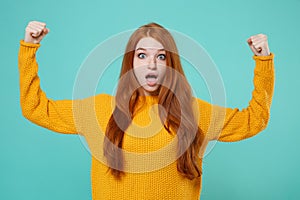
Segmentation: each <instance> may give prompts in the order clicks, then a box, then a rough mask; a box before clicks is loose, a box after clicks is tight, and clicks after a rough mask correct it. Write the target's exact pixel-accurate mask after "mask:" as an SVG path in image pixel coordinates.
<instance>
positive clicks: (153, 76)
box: [146, 74, 156, 78]
mask: <svg viewBox="0 0 300 200" xmlns="http://www.w3.org/2000/svg"><path fill="white" fill-rule="evenodd" d="M146 78H156V76H155V75H153V74H149V75H147V76H146Z"/></svg>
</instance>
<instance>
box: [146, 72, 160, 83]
mask: <svg viewBox="0 0 300 200" xmlns="http://www.w3.org/2000/svg"><path fill="white" fill-rule="evenodd" d="M157 77H158V75H157V74H147V75H146V77H145V78H146V82H147V85H149V86H155V85H156V84H157Z"/></svg>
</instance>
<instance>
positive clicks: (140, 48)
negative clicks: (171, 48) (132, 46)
mask: <svg viewBox="0 0 300 200" xmlns="http://www.w3.org/2000/svg"><path fill="white" fill-rule="evenodd" d="M147 49H155V48H147ZM147 49H145V48H142V47H139V48H137V49H136V51H138V50H143V51H147ZM157 51H165V49H157Z"/></svg>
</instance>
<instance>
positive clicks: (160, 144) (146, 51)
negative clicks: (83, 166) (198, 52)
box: [19, 21, 274, 199]
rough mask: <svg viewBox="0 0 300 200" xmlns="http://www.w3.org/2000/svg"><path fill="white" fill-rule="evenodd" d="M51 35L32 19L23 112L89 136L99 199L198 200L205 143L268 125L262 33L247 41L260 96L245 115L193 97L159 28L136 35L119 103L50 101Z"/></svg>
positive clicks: (268, 79)
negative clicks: (41, 57) (43, 61)
mask: <svg viewBox="0 0 300 200" xmlns="http://www.w3.org/2000/svg"><path fill="white" fill-rule="evenodd" d="M48 32H49V29H48V28H46V24H45V23H42V22H37V21H32V22H30V23H29V24H28V26H27V28H26V31H25V38H24V40H22V41H21V46H20V52H19V70H20V91H21V98H20V100H21V107H22V112H23V115H24V116H25V117H26V118H27V119H29V120H30V121H32V122H34V123H36V124H38V125H40V126H43V127H46V128H48V129H50V130H53V131H56V132H60V133H74V134H75V133H79V134H81V135H83V136H84V137H85V139H86V141H87V143H88V146H89V149H90V151H91V155H92V170H91V179H92V196H93V199H199V196H200V190H201V174H202V170H201V166H202V156H203V152H204V150H205V148H206V146H207V143H208V142H209V141H211V140H219V141H225V142H233V141H239V140H243V139H246V138H249V137H252V136H254V135H256V134H257V133H259V132H260V131H261V130H263V129H264V128H265V127H266V125H267V123H268V120H269V116H270V106H271V101H272V95H273V88H274V64H273V54H271V53H270V51H269V47H268V42H267V37H266V36H265V35H263V34H259V35H255V36H252V37H250V38H249V39H248V43H249V46H250V48H251V50H252V51H253V53H254V54H255V56H254V60H255V61H256V67H255V76H254V91H253V97H252V100H251V101H250V102H249V106H248V107H247V108H245V109H243V110H241V111H240V110H238V109H237V108H235V109H231V108H222V107H219V106H214V105H211V104H210V103H207V102H205V101H203V100H201V99H198V98H195V97H193V96H192V92H191V88H190V85H189V83H188V81H187V80H186V78H185V75H184V71H183V68H182V65H181V62H180V56H179V55H178V50H177V47H176V44H175V41H174V39H173V37H172V35H171V34H170V33H169V31H168V30H166V29H165V28H163V27H162V26H160V25H158V24H156V23H150V24H147V25H144V26H141V27H140V28H138V29H137V30H136V31H135V32H134V33H133V34H132V35H131V37H130V39H129V41H128V43H127V47H126V50H125V53H124V57H123V62H122V69H121V73H120V79H119V83H118V87H117V93H116V96H115V97H114V96H111V95H107V94H99V95H96V96H93V97H89V98H86V99H83V100H56V101H54V100H51V99H48V98H47V97H46V95H45V93H44V92H43V91H42V90H41V88H40V84H39V77H38V75H37V72H38V65H37V62H36V58H35V54H36V51H37V49H38V48H39V46H40V44H39V43H40V41H41V40H42V39H43V38H44V36H46V35H47V33H48Z"/></svg>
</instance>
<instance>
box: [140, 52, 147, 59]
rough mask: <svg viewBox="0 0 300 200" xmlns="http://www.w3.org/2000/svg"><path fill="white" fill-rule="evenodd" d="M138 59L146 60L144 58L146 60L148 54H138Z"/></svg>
mask: <svg viewBox="0 0 300 200" xmlns="http://www.w3.org/2000/svg"><path fill="white" fill-rule="evenodd" d="M138 57H139V58H140V59H144V58H146V54H144V53H139V54H138Z"/></svg>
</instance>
